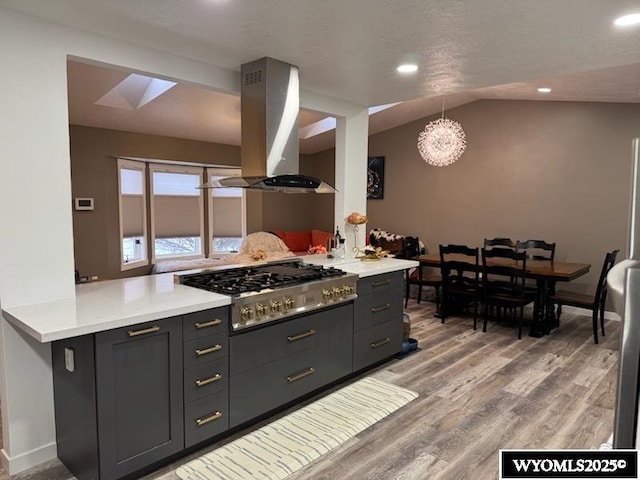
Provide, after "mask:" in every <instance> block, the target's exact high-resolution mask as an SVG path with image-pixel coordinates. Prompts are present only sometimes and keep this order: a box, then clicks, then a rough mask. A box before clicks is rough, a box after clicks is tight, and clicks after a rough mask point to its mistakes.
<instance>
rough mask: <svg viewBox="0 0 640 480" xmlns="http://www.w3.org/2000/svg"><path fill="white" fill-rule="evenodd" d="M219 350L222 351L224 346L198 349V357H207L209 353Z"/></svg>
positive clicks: (218, 345)
mask: <svg viewBox="0 0 640 480" xmlns="http://www.w3.org/2000/svg"><path fill="white" fill-rule="evenodd" d="M218 350H222V345H220V344H217V345H214V346H213V347H209V348H196V355H198V356H200V355H206V354H207V353H213V352H217V351H218Z"/></svg>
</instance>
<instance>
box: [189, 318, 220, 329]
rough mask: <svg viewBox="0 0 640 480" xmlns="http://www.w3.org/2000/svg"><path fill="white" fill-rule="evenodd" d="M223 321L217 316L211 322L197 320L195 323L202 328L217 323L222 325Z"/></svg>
mask: <svg viewBox="0 0 640 480" xmlns="http://www.w3.org/2000/svg"><path fill="white" fill-rule="evenodd" d="M221 323H222V320H220V319H219V318H216V319H215V320H211V321H209V322H202V323H200V322H196V323H194V325H195V327H196V328H198V329H200V328H207V327H215V326H216V325H220V324H221Z"/></svg>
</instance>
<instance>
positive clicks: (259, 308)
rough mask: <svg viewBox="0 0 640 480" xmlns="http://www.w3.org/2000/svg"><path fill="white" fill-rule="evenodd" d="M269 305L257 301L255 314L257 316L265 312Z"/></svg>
mask: <svg viewBox="0 0 640 480" xmlns="http://www.w3.org/2000/svg"><path fill="white" fill-rule="evenodd" d="M268 310H269V307H267V306H266V305H265V304H264V303H259V304H257V305H256V314H257V315H258V316H259V317H262V316H264V315H266V314H267V312H268Z"/></svg>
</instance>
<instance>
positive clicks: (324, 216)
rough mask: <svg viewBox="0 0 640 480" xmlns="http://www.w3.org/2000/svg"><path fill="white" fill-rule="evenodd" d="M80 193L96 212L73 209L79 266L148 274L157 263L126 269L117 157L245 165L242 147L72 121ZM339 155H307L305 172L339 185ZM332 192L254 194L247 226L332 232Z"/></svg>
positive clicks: (95, 271) (110, 274) (106, 273)
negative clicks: (336, 161) (336, 160)
mask: <svg viewBox="0 0 640 480" xmlns="http://www.w3.org/2000/svg"><path fill="white" fill-rule="evenodd" d="M69 128H70V138H71V183H72V191H73V196H74V197H93V198H94V202H95V210H93V211H75V210H74V211H73V236H74V255H75V264H76V268H77V269H78V270H79V271H80V274H81V275H83V276H85V275H86V276H90V275H97V276H98V277H100V278H101V279H107V278H122V277H130V276H136V275H144V274H147V273H149V272H150V270H151V267H150V266H148V267H141V268H136V269H131V270H127V271H124V272H121V271H120V239H119V222H118V183H117V162H116V159H115V157H118V156H127V157H140V158H154V159H163V160H172V161H188V162H198V163H209V164H215V165H233V166H238V165H240V147H237V146H231V145H222V144H215V143H208V142H198V141H192V140H183V139H178V138H169V137H161V136H155V135H145V134H139V133H132V132H123V131H117V130H107V129H101V128H92V127H83V126H77V125H71V126H70V127H69ZM333 159H334V153H333V151H327V152H323V153H322V154H320V155H316V156H310V155H302V156H301V158H300V172H301V173H303V174H307V175H311V176H315V177H319V178H322V179H323V180H325V181H328V182H329V183H332V184H333V179H334V160H333ZM333 197H334V195H332V194H322V195H317V194H300V195H295V194H284V193H272V192H269V193H262V192H248V196H247V217H248V218H247V230H248V232H249V233H251V232H255V231H261V230H266V231H270V230H296V231H297V230H309V229H311V228H318V229H321V230H329V231H330V230H331V229H332V226H333Z"/></svg>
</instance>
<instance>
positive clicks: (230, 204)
mask: <svg viewBox="0 0 640 480" xmlns="http://www.w3.org/2000/svg"><path fill="white" fill-rule="evenodd" d="M211 203H212V210H213V212H212V215H211V232H212V234H213V236H214V237H241V236H242V198H230V197H213V198H212V199H211Z"/></svg>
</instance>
